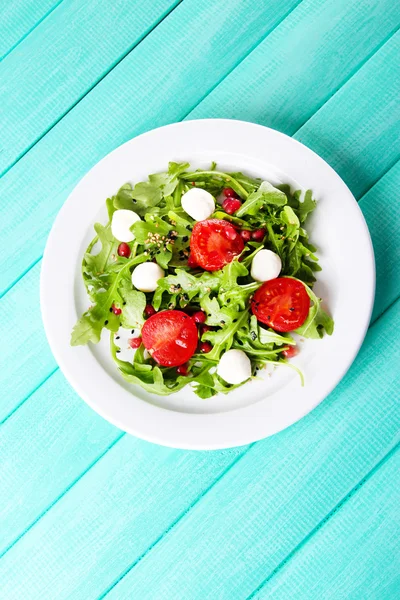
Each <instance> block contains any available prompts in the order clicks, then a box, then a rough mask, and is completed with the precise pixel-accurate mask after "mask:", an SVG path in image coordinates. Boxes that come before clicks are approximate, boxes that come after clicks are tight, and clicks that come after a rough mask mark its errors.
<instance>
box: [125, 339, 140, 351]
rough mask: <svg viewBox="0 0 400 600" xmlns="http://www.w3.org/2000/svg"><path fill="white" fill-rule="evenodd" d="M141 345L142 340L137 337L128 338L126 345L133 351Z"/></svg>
mask: <svg viewBox="0 0 400 600" xmlns="http://www.w3.org/2000/svg"><path fill="white" fill-rule="evenodd" d="M141 343H142V338H141V337H137V338H130V339H129V340H128V344H129V345H130V347H131V348H133V349H134V350H135V349H136V348H139V346H140V344H141Z"/></svg>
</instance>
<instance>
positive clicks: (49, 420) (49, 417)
mask: <svg viewBox="0 0 400 600" xmlns="http://www.w3.org/2000/svg"><path fill="white" fill-rule="evenodd" d="M338 119H340V115H338ZM49 422H51V416H49ZM21 435H22V427H21ZM53 435H54V432H53ZM76 451H79V450H78V449H77V450H76ZM50 512H51V511H50Z"/></svg>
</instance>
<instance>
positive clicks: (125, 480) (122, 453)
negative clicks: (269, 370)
mask: <svg viewBox="0 0 400 600" xmlns="http://www.w3.org/2000/svg"><path fill="white" fill-rule="evenodd" d="M399 322H400V302H399V303H397V304H396V305H395V306H394V307H393V308H392V309H390V311H388V312H387V313H385V315H384V316H383V317H381V319H379V320H378V322H377V323H376V325H375V326H374V327H372V328H371V330H370V332H369V334H368V340H367V343H366V344H365V345H364V347H363V349H362V351H361V353H360V355H359V357H358V359H357V361H356V364H355V368H354V369H352V370H351V371H350V372H349V374H348V375H347V376H346V378H345V380H344V381H343V382H342V383H341V384H340V385H339V386H338V388H337V389H336V390H335V391H334V392H333V393H332V394H331V396H330V397H329V398H328V399H327V400H326V401H325V402H324V403H323V404H321V405H320V406H319V407H318V408H317V409H316V410H315V411H313V412H312V413H311V414H309V415H308V416H307V417H306V418H304V419H303V420H302V421H300V422H299V423H297V424H296V425H295V426H293V427H291V428H289V429H287V430H286V431H284V432H282V433H280V434H278V435H276V436H274V437H272V438H269V439H267V440H265V441H263V442H259V443H258V444H256V445H255V446H253V447H252V448H250V449H249V450H248V451H247V453H246V454H244V455H243V456H242V458H241V459H240V460H239V461H238V462H236V463H235V464H234V466H231V464H232V463H231V462H229V461H230V460H231V459H233V460H236V458H237V457H239V456H240V454H241V452H242V451H241V450H239V449H236V450H235V451H232V452H233V453H234V454H233V455H232V454H229V453H228V455H229V461H228V464H229V466H231V468H230V470H229V471H228V473H225V475H224V477H223V478H221V477H220V475H219V474H220V473H221V472H223V471H224V470H225V468H226V463H225V462H224V461H223V459H222V458H221V457H226V456H227V453H226V452H222V453H221V452H215V453H214V452H212V453H196V452H182V451H173V450H167V449H163V448H158V447H156V446H152V445H149V444H145V443H144V442H139V441H138V440H135V439H134V438H131V437H130V436H125V437H124V438H122V440H120V441H119V442H118V443H117V444H116V445H115V446H114V447H113V448H112V449H111V450H110V452H108V453H107V454H106V455H105V456H104V457H103V458H102V460H101V461H99V462H98V463H97V464H96V465H95V466H94V467H93V468H92V469H90V470H89V471H88V472H87V473H86V474H85V476H84V477H83V478H82V479H80V481H79V482H78V483H77V484H76V485H75V486H74V487H72V489H70V490H69V492H68V493H67V494H66V495H64V496H63V497H62V498H61V500H60V501H59V502H58V503H56V504H55V505H54V506H53V507H52V509H51V510H50V511H48V512H47V514H46V515H45V517H44V518H43V519H41V520H39V521H38V522H37V523H36V524H35V525H34V526H33V527H32V528H31V529H30V530H29V531H28V532H27V533H26V535H25V536H24V537H23V538H22V539H21V540H20V541H19V542H18V543H17V544H16V545H15V546H14V547H13V548H11V549H10V550H9V552H7V554H5V555H4V556H3V558H2V560H1V561H0V578H1V580H2V581H4V582H6V587H5V588H4V590H3V591H4V593H5V594H6V597H7V598H20V597H21V596H22V597H24V595H26V593H27V591H28V590H29V597H30V598H32V599H34V598H43V597H46V595H48V593H49V590H53V593H54V594H55V595H56V596H57V598H64V597H66V598H67V597H71V596H72V597H74V598H79V599H80V598H82V599H87V598H88V597H98V595H99V594H101V593H102V592H103V593H104V592H105V591H107V590H108V589H109V587H110V586H111V585H112V584H113V583H114V582H117V581H118V580H119V578H121V576H122V575H124V573H125V572H126V571H127V570H128V569H130V568H131V567H132V565H135V566H134V568H133V569H132V568H131V570H130V571H129V572H128V574H127V575H126V577H124V578H123V579H122V580H121V582H120V583H118V585H117V586H116V587H115V590H114V591H113V592H112V593H111V594H110V597H111V598H113V597H114V598H125V597H127V598H128V597H129V598H141V599H142V598H143V599H146V598H154V597H161V598H165V599H166V600H168V599H169V598H174V599H175V598H188V597H189V598H204V597H218V598H232V597H236V596H235V591H236V590H237V589H238V588H240V590H241V593H242V594H243V596H240V597H244V594H245V593H248V594H250V593H251V592H252V591H253V590H254V589H255V588H256V587H257V585H258V584H259V583H261V582H262V581H263V580H264V579H265V577H266V576H267V575H268V573H269V572H271V571H272V570H273V569H274V568H275V567H276V566H277V565H279V564H280V562H281V561H282V560H283V559H284V558H285V557H286V555H287V554H288V553H289V552H290V551H291V550H292V548H293V547H294V546H296V545H297V544H298V543H299V542H301V541H302V539H303V538H304V537H305V536H306V535H307V534H308V532H309V531H310V530H311V529H312V528H313V527H315V526H316V525H318V523H319V522H320V521H321V520H322V519H323V518H324V517H325V516H326V514H327V513H329V512H330V511H331V510H332V509H333V508H334V507H335V505H336V504H337V503H338V502H340V500H341V499H342V498H343V497H344V496H346V494H347V493H348V492H349V491H350V490H351V489H352V488H353V487H354V486H355V485H357V483H358V482H359V481H360V479H362V478H363V477H364V476H365V475H366V474H367V473H368V472H369V471H370V470H371V468H373V467H374V466H375V465H376V464H377V462H378V461H379V460H381V459H382V458H383V457H384V456H385V455H386V454H387V452H389V451H390V450H391V448H392V447H393V446H394V445H395V443H396V440H397V441H398V435H399V433H398V432H399V422H400V415H399V408H398V393H397V394H396V390H398V389H399V388H398V385H399V373H398V369H397V360H396V356H395V350H396V347H395V345H393V344H392V345H391V352H390V354H389V355H387V353H385V350H386V349H387V339H388V336H389V335H391V332H392V330H393V326H394V324H396V323H397V324H398V323H399ZM396 344H397V345H398V344H400V340H398V339H397V341H396ZM371 373H374V374H375V375H374V377H373V379H372V378H371ZM377 395H379V402H377ZM144 446H145V447H144ZM193 461H194V462H193ZM196 461H200V462H199V463H196ZM214 461H217V465H218V469H216V468H213V467H212V466H211V465H215V462H214ZM221 461H222V463H223V464H222V465H221ZM219 469H220V470H219ZM210 473H211V478H212V481H213V482H215V485H214V486H213V487H212V489H211V490H210V491H208V493H206V494H205V493H204V488H206V487H207V482H206V481H207V479H206V478H207V477H208V476H209V475H210ZM218 477H219V480H218ZM188 490H189V492H188ZM199 496H200V499H199ZM196 500H197V504H196V507H195V509H194V510H192V511H189V512H187V508H188V507H190V506H191V503H193V502H194V501H196ZM184 513H186V514H185V516H182V515H184ZM176 519H179V520H178V523H177V525H176V526H175V527H172V523H173V522H174V521H175V520H176ZM111 524H112V526H111ZM227 532H229V535H227ZM160 534H161V536H162V539H161V540H159V539H158V538H159V536H160ZM189 540H190V544H189V543H188V541H189ZM94 545H95V546H94ZM152 546H154V547H152ZM93 547H95V548H96V552H95V553H94V552H91V551H90V550H91V548H93ZM149 547H150V548H151V550H150V551H148V552H146V551H147V550H148V548H149ZM143 553H145V556H142V555H143ZM211 556H212V560H210V557H211ZM22 568H23V574H24V575H23V577H21V572H22V571H21V570H22ZM199 574H201V576H199ZM149 582H151V585H149ZM178 582H179V583H178ZM102 586H103V588H102Z"/></svg>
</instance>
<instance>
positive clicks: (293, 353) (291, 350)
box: [282, 346, 298, 358]
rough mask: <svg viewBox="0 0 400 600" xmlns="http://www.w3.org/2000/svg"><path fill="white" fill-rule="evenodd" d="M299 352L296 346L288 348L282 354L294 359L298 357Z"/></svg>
mask: <svg viewBox="0 0 400 600" xmlns="http://www.w3.org/2000/svg"><path fill="white" fill-rule="evenodd" d="M297 352H298V350H297V348H296V346H289V348H286V350H284V351H283V352H282V354H283V356H284V357H285V358H293V356H296V354H297Z"/></svg>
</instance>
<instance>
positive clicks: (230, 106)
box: [189, 3, 400, 196]
mask: <svg viewBox="0 0 400 600" xmlns="http://www.w3.org/2000/svg"><path fill="white" fill-rule="evenodd" d="M319 5H320V6H321V4H320V3H319ZM324 6H325V4H324ZM333 9H334V10H335V11H336V6H335V3H333ZM358 9H359V10H360V11H363V10H364V7H363V5H361V4H359V5H358ZM297 10H298V11H300V6H299V8H298V9H297ZM396 10H397V12H399V13H400V8H399V6H397V7H396ZM296 12H297V11H294V12H293V13H292V15H291V18H292V19H294V18H295V16H296ZM399 20H400V19H399ZM288 21H289V19H288V20H287V22H286V23H285V24H282V28H278V29H277V30H276V31H275V32H274V37H275V38H276V37H278V36H279V34H281V29H285V27H284V25H285V26H286V27H288V25H289V23H288ZM307 24H308V27H309V28H310V27H312V28H313V29H314V27H315V23H314V22H309V21H307ZM353 24H354V23H351V24H350V25H351V26H352V25H353ZM398 24H399V23H398ZM325 26H326V27H329V25H328V21H325ZM368 28H370V22H368V19H367V24H366V29H368ZM334 30H335V29H333V31H334ZM350 31H351V27H350ZM296 33H297V36H296V37H297V41H298V39H299V38H298V36H299V34H300V32H299V30H297V32H296ZM304 33H307V32H304ZM308 33H309V32H308ZM349 33H350V32H347V35H349ZM272 37H273V36H271V38H270V39H269V40H267V42H266V43H265V46H266V47H267V48H265V49H264V45H260V46H259V47H258V48H257V49H256V50H255V52H254V53H253V55H254V56H253V55H250V57H249V58H248V59H247V60H245V61H243V63H242V64H241V65H240V66H239V67H238V69H237V73H236V71H235V72H234V73H232V74H231V75H230V76H229V77H227V78H226V79H225V80H224V81H223V83H222V84H221V86H219V88H217V89H216V90H214V92H213V93H212V94H210V95H209V96H208V97H207V99H206V100H205V101H204V102H203V103H202V104H201V105H200V106H198V107H197V108H196V109H195V110H194V111H193V112H192V113H191V115H189V116H191V117H193V118H206V117H209V116H211V115H212V116H215V115H217V116H223V115H224V116H226V117H230V118H238V117H243V112H241V111H243V110H245V111H246V114H247V120H250V121H254V122H257V123H260V124H262V125H268V126H273V127H275V128H277V129H280V130H281V131H284V132H285V133H290V134H293V137H294V138H295V139H297V140H299V141H300V142H302V143H304V144H305V145H306V146H309V147H310V148H312V149H313V150H314V151H315V152H317V154H319V155H320V156H322V157H323V158H325V160H326V161H327V162H329V164H330V165H331V166H332V167H333V168H334V169H335V170H336V171H337V172H338V173H339V175H341V176H342V177H343V178H344V179H345V181H346V183H347V184H348V185H349V187H350V189H351V190H352V192H353V194H355V195H356V196H360V195H361V194H363V193H364V192H366V191H367V190H368V189H369V187H370V186H371V184H372V183H373V182H375V181H377V180H378V179H379V178H380V177H381V176H382V175H383V174H384V173H385V171H386V170H387V169H388V167H390V166H392V165H393V164H394V163H395V162H396V161H397V160H398V158H399V156H400V147H399V144H398V140H399V138H400V101H399V98H400V64H399V61H398V60H397V57H398V55H399V53H400V33H396V34H394V35H393V36H392V37H391V38H390V39H389V40H388V41H386V43H385V44H384V45H383V46H382V47H380V49H379V50H378V51H377V52H376V54H374V55H373V56H372V57H371V58H370V60H368V61H367V63H366V64H365V65H364V66H363V67H362V68H361V69H360V70H359V71H358V72H356V73H355V74H354V76H353V77H351V79H350V80H349V81H347V82H346V83H345V85H343V87H341V89H340V90H339V91H337V92H336V93H335V94H334V96H333V97H332V98H330V99H329V96H330V94H332V93H333V92H334V91H335V86H334V85H332V81H331V78H332V71H334V67H331V65H329V66H330V68H329V69H327V68H326V64H327V63H326V61H322V62H321V63H319V64H320V66H321V71H320V70H318V69H317V70H316V72H315V69H316V65H315V64H314V62H313V61H315V60H318V59H319V53H318V54H317V55H315V46H314V44H313V43H312V44H310V46H311V47H309V46H308V45H307V44H306V43H305V42H304V41H303V42H302V43H303V45H302V48H304V47H306V48H307V49H308V52H307V53H305V56H303V53H302V52H301V51H300V50H299V48H298V45H296V43H294V44H293V47H292V46H291V44H290V43H289V44H287V45H286V48H288V46H289V48H290V50H287V52H289V51H290V53H291V54H292V55H294V53H295V52H296V51H297V52H299V57H298V61H297V62H293V65H292V66H290V65H289V68H285V69H283V68H282V64H281V62H278V64H275V62H274V61H272V62H271V63H270V62H269V61H270V59H271V56H270V54H269V53H268V52H267V50H268V46H269V44H272V43H273V42H274V41H275V40H273V39H272ZM337 42H338V44H339V43H340V40H337ZM343 48H344V50H343V53H344V54H346V51H347V45H343ZM345 49H346V50H345ZM330 50H331V52H332V47H330ZM333 56H334V57H335V60H336V55H335V54H334V55H333ZM350 56H351V54H350ZM285 59H286V60H288V57H287V56H286V55H285ZM303 59H304V62H303ZM261 60H264V61H265V64H264V63H261V62H259V61H261ZM267 61H268V63H267ZM300 61H301V65H300V67H299V66H298V63H299V62H300ZM247 63H250V65H247ZM256 64H258V69H257V72H258V73H260V71H261V68H260V67H261V64H262V65H263V66H265V67H266V69H267V73H265V72H263V73H262V75H260V74H259V75H258V79H257V80H256V81H257V84H258V86H259V88H260V92H258V91H257V87H256V84H255V83H254V77H253V75H254V69H255V65H256ZM247 66H249V67H250V68H249V69H248V68H247ZM353 68H354V62H353ZM279 71H280V75H279ZM291 71H293V72H294V74H295V77H294V84H292V85H295V86H296V85H297V83H298V79H299V78H301V77H302V76H304V81H303V83H302V86H303V90H302V86H298V88H299V89H297V87H294V89H292V94H293V95H292V99H293V100H292V102H293V103H298V105H299V109H297V106H296V110H294V109H293V106H291V105H289V106H287V100H286V98H287V96H286V95H284V94H281V93H280V91H281V90H280V89H279V88H278V91H277V92H276V93H275V91H274V92H273V93H271V92H270V91H269V90H267V89H266V87H267V86H271V82H274V85H275V82H276V81H278V83H279V84H280V86H282V87H283V86H285V85H287V81H288V80H289V81H292V82H293V78H291ZM324 71H325V72H326V73H327V74H326V75H325V76H324ZM298 72H299V74H298ZM378 73H379V74H380V75H379V76H377V74H378ZM237 75H238V80H237V79H236V76H237ZM320 75H321V80H320ZM341 78H342V79H341ZM260 80H263V83H264V85H263V87H262V86H261V85H260ZM340 80H341V81H343V75H342V74H340V75H339V77H338V79H337V81H336V84H337V83H338V81H340ZM329 84H330V85H329ZM304 86H306V89H307V90H308V91H307V92H306V90H305V89H304ZM237 87H239V89H245V90H246V92H245V93H244V97H243V94H241V95H240V100H239V99H238V98H237V97H236V96H234V94H232V91H233V89H237ZM328 90H329V91H328ZM262 92H264V94H265V96H263V95H262ZM314 96H316V97H317V104H314ZM225 98H227V99H228V100H227V101H225ZM247 98H249V101H250V106H248V104H247V102H246V100H247ZM320 98H321V99H322V101H323V99H324V98H325V99H329V100H328V101H327V102H326V103H325V104H324V105H323V106H322V108H321V109H320V110H318V111H317V112H316V113H315V114H314V115H313V116H312V117H310V114H312V112H311V106H313V107H314V110H315V106H316V105H317V106H318V102H319V101H320ZM372 105H374V106H376V108H377V111H376V112H375V111H374V110H372V112H370V111H371V106H372ZM344 107H346V108H344ZM338 114H344V115H345V118H342V119H340V121H339V120H338V119H337V115H338ZM369 114H370V115H371V118H368V123H367V122H366V120H365V118H364V115H369ZM297 115H299V117H300V119H297ZM304 120H306V122H305V123H304ZM285 123H286V125H285ZM303 123H304V124H303ZM300 126H301V127H300ZM297 127H300V129H297ZM359 144H362V156H361V158H360V159H359V160H358V161H357V162H355V161H354V152H356V153H357V154H358V152H359V150H360V147H359ZM382 148H384V149H385V151H384V152H382V151H381V149H382Z"/></svg>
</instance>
